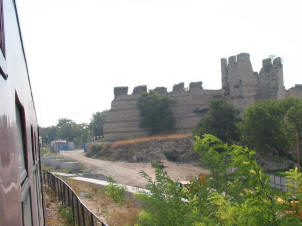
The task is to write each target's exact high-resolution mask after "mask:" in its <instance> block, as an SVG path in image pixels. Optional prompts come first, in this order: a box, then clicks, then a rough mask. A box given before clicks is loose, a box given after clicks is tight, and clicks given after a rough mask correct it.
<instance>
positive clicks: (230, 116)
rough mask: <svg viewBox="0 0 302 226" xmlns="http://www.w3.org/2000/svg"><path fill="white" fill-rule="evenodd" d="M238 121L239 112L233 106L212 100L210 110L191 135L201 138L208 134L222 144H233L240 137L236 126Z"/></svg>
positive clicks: (221, 100) (218, 100)
mask: <svg viewBox="0 0 302 226" xmlns="http://www.w3.org/2000/svg"><path fill="white" fill-rule="evenodd" d="M239 121H240V118H239V111H238V110H237V109H235V108H234V107H233V105H231V104H228V103H227V102H226V100H224V99H212V100H211V101H210V110H209V111H208V113H207V114H206V115H205V116H204V117H203V118H202V119H201V120H200V121H199V123H198V125H197V126H196V127H195V129H194V131H193V134H194V135H195V136H200V137H201V136H202V135H203V134H206V133H209V134H212V135H214V136H217V137H218V138H220V139H221V140H222V141H224V142H227V143H234V142H236V141H238V140H239V137H240V134H239V129H238V128H237V125H236V124H237V123H238V122H239Z"/></svg>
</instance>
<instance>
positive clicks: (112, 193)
mask: <svg viewBox="0 0 302 226" xmlns="http://www.w3.org/2000/svg"><path fill="white" fill-rule="evenodd" d="M108 181H109V182H110V184H108V185H107V186H106V188H105V193H106V195H108V197H110V198H112V199H113V200H114V202H116V203H124V202H125V192H126V189H125V187H123V186H119V185H117V184H116V182H115V181H114V180H113V178H112V177H108Z"/></svg>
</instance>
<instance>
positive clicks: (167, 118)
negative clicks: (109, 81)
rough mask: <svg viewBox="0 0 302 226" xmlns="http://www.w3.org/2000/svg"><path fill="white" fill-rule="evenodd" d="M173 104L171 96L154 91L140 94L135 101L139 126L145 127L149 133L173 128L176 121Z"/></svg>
mask: <svg viewBox="0 0 302 226" xmlns="http://www.w3.org/2000/svg"><path fill="white" fill-rule="evenodd" d="M173 104H174V100H173V99H172V98H171V97H168V96H158V95H156V93H155V92H154V91H149V93H144V94H142V95H141V97H140V98H139V100H138V103H137V106H138V108H139V110H140V117H141V120H140V127H141V128H145V129H147V130H148V131H149V134H150V135H151V134H158V133H161V132H166V131H171V130H173V129H174V127H175V123H176V120H175V117H174V113H173V111H172V108H171V107H172V105H173Z"/></svg>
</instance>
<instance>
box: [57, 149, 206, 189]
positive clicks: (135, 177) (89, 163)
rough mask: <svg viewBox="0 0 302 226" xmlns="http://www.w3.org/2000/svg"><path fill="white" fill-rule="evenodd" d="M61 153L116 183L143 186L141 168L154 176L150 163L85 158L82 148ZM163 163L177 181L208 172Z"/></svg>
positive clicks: (189, 166)
mask: <svg viewBox="0 0 302 226" xmlns="http://www.w3.org/2000/svg"><path fill="white" fill-rule="evenodd" d="M61 155H63V156H65V157H68V158H71V159H74V160H76V161H78V162H80V163H82V164H84V165H85V166H86V167H87V168H88V169H89V170H91V173H98V174H103V175H106V176H111V177H112V178H113V179H114V180H116V181H117V182H118V183H122V184H126V185H131V186H138V187H145V185H146V180H145V179H144V178H142V177H141V176H140V175H139V172H140V171H141V170H143V171H145V172H146V173H147V174H148V175H149V176H151V177H152V178H154V169H153V168H152V166H151V164H150V163H127V162H112V161H105V160H101V159H92V158H87V157H86V156H85V155H84V152H83V150H75V151H62V152H61ZM163 163H164V165H165V170H166V171H167V172H168V175H169V176H170V177H171V178H173V179H175V180H176V179H177V180H179V181H187V180H190V179H191V178H193V177H197V176H198V175H199V174H200V173H208V171H207V170H205V169H203V168H201V167H197V166H193V165H192V164H178V163H174V162H169V161H163Z"/></svg>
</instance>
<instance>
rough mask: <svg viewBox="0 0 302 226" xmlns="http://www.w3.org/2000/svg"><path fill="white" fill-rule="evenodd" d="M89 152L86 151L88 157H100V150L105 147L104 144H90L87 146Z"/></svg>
mask: <svg viewBox="0 0 302 226" xmlns="http://www.w3.org/2000/svg"><path fill="white" fill-rule="evenodd" d="M87 148H88V152H87V153H86V157H89V158H98V157H100V151H101V150H102V149H103V145H102V144H89V145H88V146H87Z"/></svg>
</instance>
